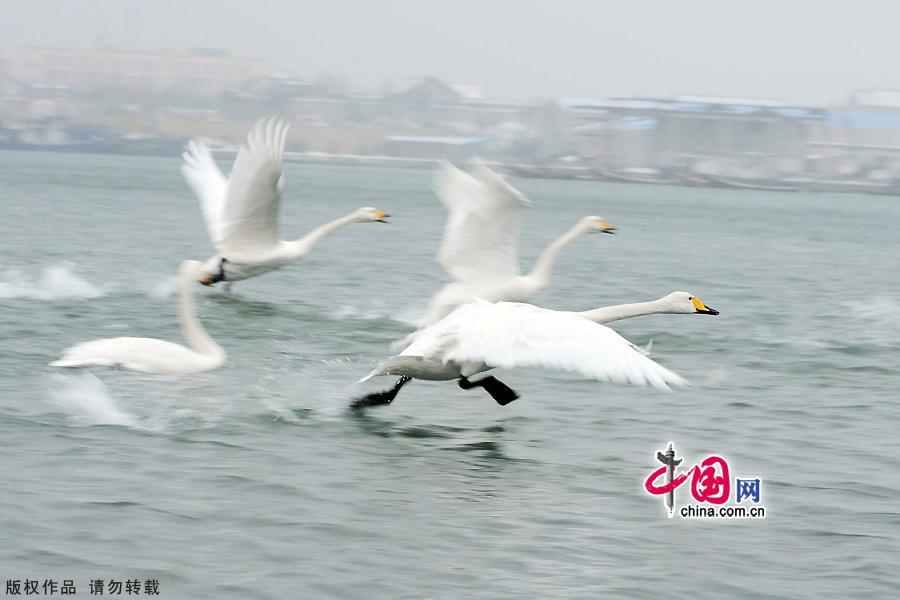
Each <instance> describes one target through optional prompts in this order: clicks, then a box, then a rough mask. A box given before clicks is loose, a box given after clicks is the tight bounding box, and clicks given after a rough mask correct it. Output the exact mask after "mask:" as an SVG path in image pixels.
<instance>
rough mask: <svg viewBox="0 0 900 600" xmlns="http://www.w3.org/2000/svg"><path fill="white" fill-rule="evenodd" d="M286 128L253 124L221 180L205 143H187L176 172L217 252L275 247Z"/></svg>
mask: <svg viewBox="0 0 900 600" xmlns="http://www.w3.org/2000/svg"><path fill="white" fill-rule="evenodd" d="M289 128H290V127H289V126H288V125H287V123H285V122H284V121H282V120H280V119H274V118H273V119H263V120H260V121H258V122H257V123H256V124H255V125H254V126H253V129H251V130H250V133H249V134H248V135H247V140H246V141H245V142H244V144H243V145H242V146H241V149H240V150H239V151H238V154H237V158H235V161H234V167H233V169H232V171H231V174H230V176H229V178H228V179H227V180H226V179H225V176H224V175H222V172H221V171H220V170H219V168H218V167H217V166H216V163H215V161H214V160H213V158H212V154H211V153H210V151H209V148H207V147H206V145H205V144H203V143H201V142H197V141H192V142H190V144H188V150H187V152H185V153H184V165H182V169H181V170H182V173H184V177H185V179H186V180H187V182H188V184H189V185H190V186H191V188H192V189H193V190H194V192H195V193H196V194H197V196H198V197H199V198H200V206H201V209H202V210H203V217H204V219H205V220H206V225H207V229H208V231H209V235H210V239H211V240H212V242H213V245H215V247H216V250H218V251H219V252H220V253H222V254H226V255H231V254H236V253H237V254H240V253H246V252H260V251H265V250H266V249H270V248H272V247H274V246H275V245H277V243H278V211H279V208H280V205H281V195H282V191H283V190H284V178H283V174H282V171H283V167H282V165H283V159H284V144H285V142H286V141H287V133H288V130H289Z"/></svg>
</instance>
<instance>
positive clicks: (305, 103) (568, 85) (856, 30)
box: [0, 0, 900, 195]
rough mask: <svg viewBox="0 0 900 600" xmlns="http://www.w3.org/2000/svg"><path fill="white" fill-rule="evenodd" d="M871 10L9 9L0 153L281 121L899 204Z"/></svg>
mask: <svg viewBox="0 0 900 600" xmlns="http://www.w3.org/2000/svg"><path fill="white" fill-rule="evenodd" d="M872 4H873V3H867V4H866V6H869V7H870V6H872ZM875 4H876V5H877V6H879V7H881V8H882V9H879V10H868V11H861V10H860V9H859V8H857V7H854V6H851V5H849V4H848V3H845V2H834V1H825V2H819V3H816V5H815V11H814V12H813V11H811V10H810V8H809V7H806V6H800V5H799V4H798V3H790V4H788V5H784V6H782V5H780V4H779V3H776V2H773V1H771V0H763V1H761V2H757V3H754V4H753V5H752V6H749V5H734V4H730V3H729V4H720V3H716V2H711V1H709V0H690V1H688V2H681V3H677V4H676V3H663V2H643V3H637V4H634V3H632V4H621V5H619V4H616V5H614V4H612V3H587V2H576V1H571V2H563V3H557V4H554V5H552V6H551V5H539V6H528V7H526V8H522V7H521V6H520V5H518V4H514V3H511V2H507V1H498V2H491V3H488V4H486V5H484V6H481V5H479V4H477V3H475V2H472V1H471V0H463V1H461V2H457V3H454V4H453V5H452V6H451V5H445V4H441V3H438V2H434V1H432V0H424V1H423V2H416V3H411V2H379V3H364V2H360V1H353V0H339V1H338V2H336V3H330V4H327V5H321V6H320V5H316V6H314V7H312V6H308V5H303V4H301V5H299V6H298V5H295V4H293V3H287V2H280V1H276V2H271V3H266V4H265V6H263V7H260V6H245V5H243V4H240V5H239V4H234V3H224V4H220V3H214V2H211V1H210V0H198V1H196V2H191V3H189V4H187V5H182V4H180V3H175V2H172V1H169V0H166V1H164V2H158V3H152V4H145V3H141V2H137V1H135V0H123V1H121V2H118V1H116V2H113V1H111V0H92V1H89V2H80V3H63V2H60V1H59V0H37V1H36V2H32V3H28V4H25V3H22V2H15V3H13V5H14V7H15V8H14V9H13V11H12V13H13V14H14V15H15V18H14V19H8V20H5V21H4V22H3V23H0V40H2V42H0V56H8V57H9V58H0V149H13V150H51V151H67V152H70V151H76V152H99V153H112V154H138V155H159V156H173V157H177V156H179V155H180V153H181V150H182V148H183V147H184V144H185V143H186V141H187V140H188V139H191V138H194V137H200V138H205V139H207V140H208V143H209V144H210V146H211V147H212V148H213V149H214V150H216V151H219V152H226V153H233V152H234V151H236V148H237V146H238V145H239V144H240V143H241V141H242V140H243V138H244V136H245V135H246V132H247V131H248V129H249V125H250V123H252V122H253V121H255V120H257V119H259V118H260V117H263V116H267V115H279V116H282V117H284V118H286V119H287V120H289V121H290V122H291V123H292V126H293V129H292V131H291V135H290V137H289V138H288V141H287V150H288V155H287V160H298V161H307V162H309V161H313V162H332V163H334V162H338V163H344V164H347V163H349V164H379V165H395V166H428V165H430V164H432V163H433V162H434V161H436V160H451V161H455V162H457V163H460V164H466V163H470V162H472V161H474V160H484V161H486V162H488V163H490V164H492V165H494V166H495V168H498V169H499V170H501V171H503V172H505V173H514V174H517V175H522V176H526V177H544V178H581V179H597V180H612V181H630V182H639V183H660V184H675V185H687V186H712V187H738V188H746V187H751V188H758V189H777V190H792V191H809V190H813V191H814V190H825V191H845V192H864V193H878V194H888V195H900V91H895V90H900V71H898V70H896V69H894V68H893V65H892V61H891V57H893V56H897V55H900V38H898V37H897V36H896V35H894V31H893V28H892V25H891V23H893V22H894V20H893V19H892V18H890V17H893V16H900V5H897V6H895V5H892V4H887V3H880V4H879V3H875ZM4 34H5V35H4Z"/></svg>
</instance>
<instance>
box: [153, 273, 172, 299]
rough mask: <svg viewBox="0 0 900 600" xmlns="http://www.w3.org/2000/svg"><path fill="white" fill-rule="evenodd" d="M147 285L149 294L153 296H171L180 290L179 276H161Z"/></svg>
mask: <svg viewBox="0 0 900 600" xmlns="http://www.w3.org/2000/svg"><path fill="white" fill-rule="evenodd" d="M151 281H152V283H150V284H149V285H148V287H147V295H148V296H150V297H152V298H171V297H172V296H174V295H175V292H177V291H178V276H177V275H170V276H167V277H160V279H158V280H156V281H153V280H151Z"/></svg>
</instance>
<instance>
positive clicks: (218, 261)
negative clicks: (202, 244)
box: [178, 256, 225, 286]
mask: <svg viewBox="0 0 900 600" xmlns="http://www.w3.org/2000/svg"><path fill="white" fill-rule="evenodd" d="M189 263H190V264H189ZM224 263H225V259H224V258H219V257H218V256H214V257H212V258H210V259H209V260H208V261H206V262H205V263H202V262H199V261H196V260H186V261H184V262H182V263H181V267H180V268H179V269H178V272H179V273H180V274H193V275H194V277H196V279H197V281H199V282H200V283H202V284H203V285H206V286H210V285H213V284H216V283H219V282H220V281H222V280H223V279H225V268H224Z"/></svg>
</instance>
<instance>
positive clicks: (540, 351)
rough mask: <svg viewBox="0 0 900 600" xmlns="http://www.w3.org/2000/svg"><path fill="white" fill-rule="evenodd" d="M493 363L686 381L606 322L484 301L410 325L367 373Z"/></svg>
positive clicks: (418, 372) (449, 372) (453, 371)
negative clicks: (409, 333)
mask: <svg viewBox="0 0 900 600" xmlns="http://www.w3.org/2000/svg"><path fill="white" fill-rule="evenodd" d="M495 367H499V368H507V369H512V368H533V367H542V368H547V369H553V370H558V371H568V372H574V373H579V374H580V375H583V376H585V377H589V378H592V379H597V380H599V381H611V382H615V383H629V384H632V385H638V386H646V385H651V386H653V387H656V388H659V389H669V387H670V386H673V385H676V386H677V385H685V383H686V382H685V381H684V380H683V379H682V378H681V377H679V376H678V375H676V374H675V373H673V372H672V371H670V370H668V369H666V368H665V367H663V366H661V365H659V364H658V363H656V362H654V361H653V360H651V359H650V358H648V357H647V356H645V355H644V353H642V352H641V350H640V349H638V348H637V347H636V346H634V345H633V344H632V343H631V342H629V341H628V340H626V339H625V338H623V337H622V336H620V335H619V334H618V333H616V332H615V331H613V330H612V329H609V328H608V327H604V326H603V325H600V324H598V323H594V322H591V321H589V320H587V319H585V318H583V317H580V316H578V315H576V314H574V313H568V312H560V311H554V310H548V309H545V308H538V307H537V306H533V305H530V304H520V303H515V302H497V303H491V302H486V301H482V300H476V301H474V302H471V303H469V304H466V305H465V306H462V307H460V308H459V309H457V310H456V311H454V312H453V313H451V314H450V315H448V316H447V317H445V318H444V319H442V320H440V321H438V322H437V323H435V324H433V325H430V326H428V327H426V328H424V329H422V330H420V331H418V332H416V333H415V334H414V335H413V337H412V341H411V343H410V344H409V346H407V347H406V349H405V350H403V351H402V352H401V353H400V354H399V355H397V356H395V357H393V358H391V359H389V360H388V361H387V362H386V363H385V364H383V365H382V366H380V367H379V368H377V369H376V370H375V371H373V372H372V373H371V374H370V376H374V375H407V376H410V377H412V378H416V379H455V378H458V377H469V376H471V375H473V374H475V373H478V372H481V371H486V370H488V369H492V368H495Z"/></svg>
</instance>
